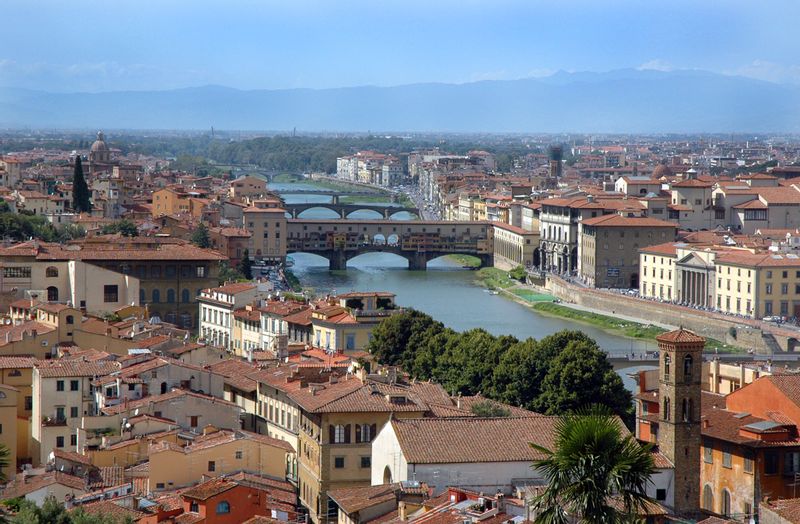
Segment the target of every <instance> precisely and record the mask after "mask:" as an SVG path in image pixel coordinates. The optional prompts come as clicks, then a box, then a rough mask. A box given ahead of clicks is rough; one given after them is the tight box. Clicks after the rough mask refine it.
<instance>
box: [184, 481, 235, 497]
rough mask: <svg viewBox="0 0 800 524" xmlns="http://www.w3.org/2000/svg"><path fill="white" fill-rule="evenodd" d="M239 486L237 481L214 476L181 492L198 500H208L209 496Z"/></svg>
mask: <svg viewBox="0 0 800 524" xmlns="http://www.w3.org/2000/svg"><path fill="white" fill-rule="evenodd" d="M236 486H237V484H236V482H234V481H232V480H229V479H227V478H222V477H218V478H213V479H210V480H207V481H205V482H201V483H200V484H197V485H195V486H193V487H191V488H189V489H187V490H186V491H184V492H182V493H181V496H183V497H188V498H191V499H197V500H206V499H207V498H210V497H213V496H215V495H219V494H220V493H224V492H226V491H228V490H230V489H233V488H235V487H236Z"/></svg>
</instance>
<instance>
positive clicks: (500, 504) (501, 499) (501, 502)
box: [497, 492, 506, 513]
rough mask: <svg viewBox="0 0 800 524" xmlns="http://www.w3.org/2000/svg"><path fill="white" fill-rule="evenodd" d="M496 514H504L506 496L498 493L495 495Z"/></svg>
mask: <svg viewBox="0 0 800 524" xmlns="http://www.w3.org/2000/svg"><path fill="white" fill-rule="evenodd" d="M497 512H498V513H505V512H506V496H505V495H503V494H502V493H500V492H498V493H497Z"/></svg>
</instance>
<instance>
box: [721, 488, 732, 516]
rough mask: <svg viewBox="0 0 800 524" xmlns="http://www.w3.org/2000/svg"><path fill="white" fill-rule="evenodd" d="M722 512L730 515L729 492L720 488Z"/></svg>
mask: <svg viewBox="0 0 800 524" xmlns="http://www.w3.org/2000/svg"><path fill="white" fill-rule="evenodd" d="M720 509H721V510H722V514H723V515H724V516H726V517H729V516H730V515H731V492H730V491H728V490H727V489H723V490H722V508H720Z"/></svg>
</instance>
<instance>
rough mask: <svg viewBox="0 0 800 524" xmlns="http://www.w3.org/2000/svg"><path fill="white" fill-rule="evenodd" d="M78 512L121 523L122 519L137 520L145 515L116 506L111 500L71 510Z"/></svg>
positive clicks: (91, 503) (83, 505)
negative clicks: (110, 518) (109, 518)
mask: <svg viewBox="0 0 800 524" xmlns="http://www.w3.org/2000/svg"><path fill="white" fill-rule="evenodd" d="M78 510H83V511H84V512H86V513H88V514H89V515H98V516H101V515H102V516H106V517H112V519H117V520H116V521H119V522H122V521H123V520H124V519H128V518H130V519H133V520H137V519H140V518H142V517H144V516H146V515H147V514H146V513H144V512H143V511H137V510H135V509H131V508H126V507H125V506H122V505H120V504H116V503H114V502H113V501H111V500H98V501H96V502H89V503H88V504H81V505H80V506H77V507H75V508H73V509H72V510H71V511H78Z"/></svg>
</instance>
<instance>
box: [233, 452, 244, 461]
mask: <svg viewBox="0 0 800 524" xmlns="http://www.w3.org/2000/svg"><path fill="white" fill-rule="evenodd" d="M242 455H243V453H242V450H240V449H237V450H236V453H235V455H234V456H235V457H236V459H237V460H242Z"/></svg>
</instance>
